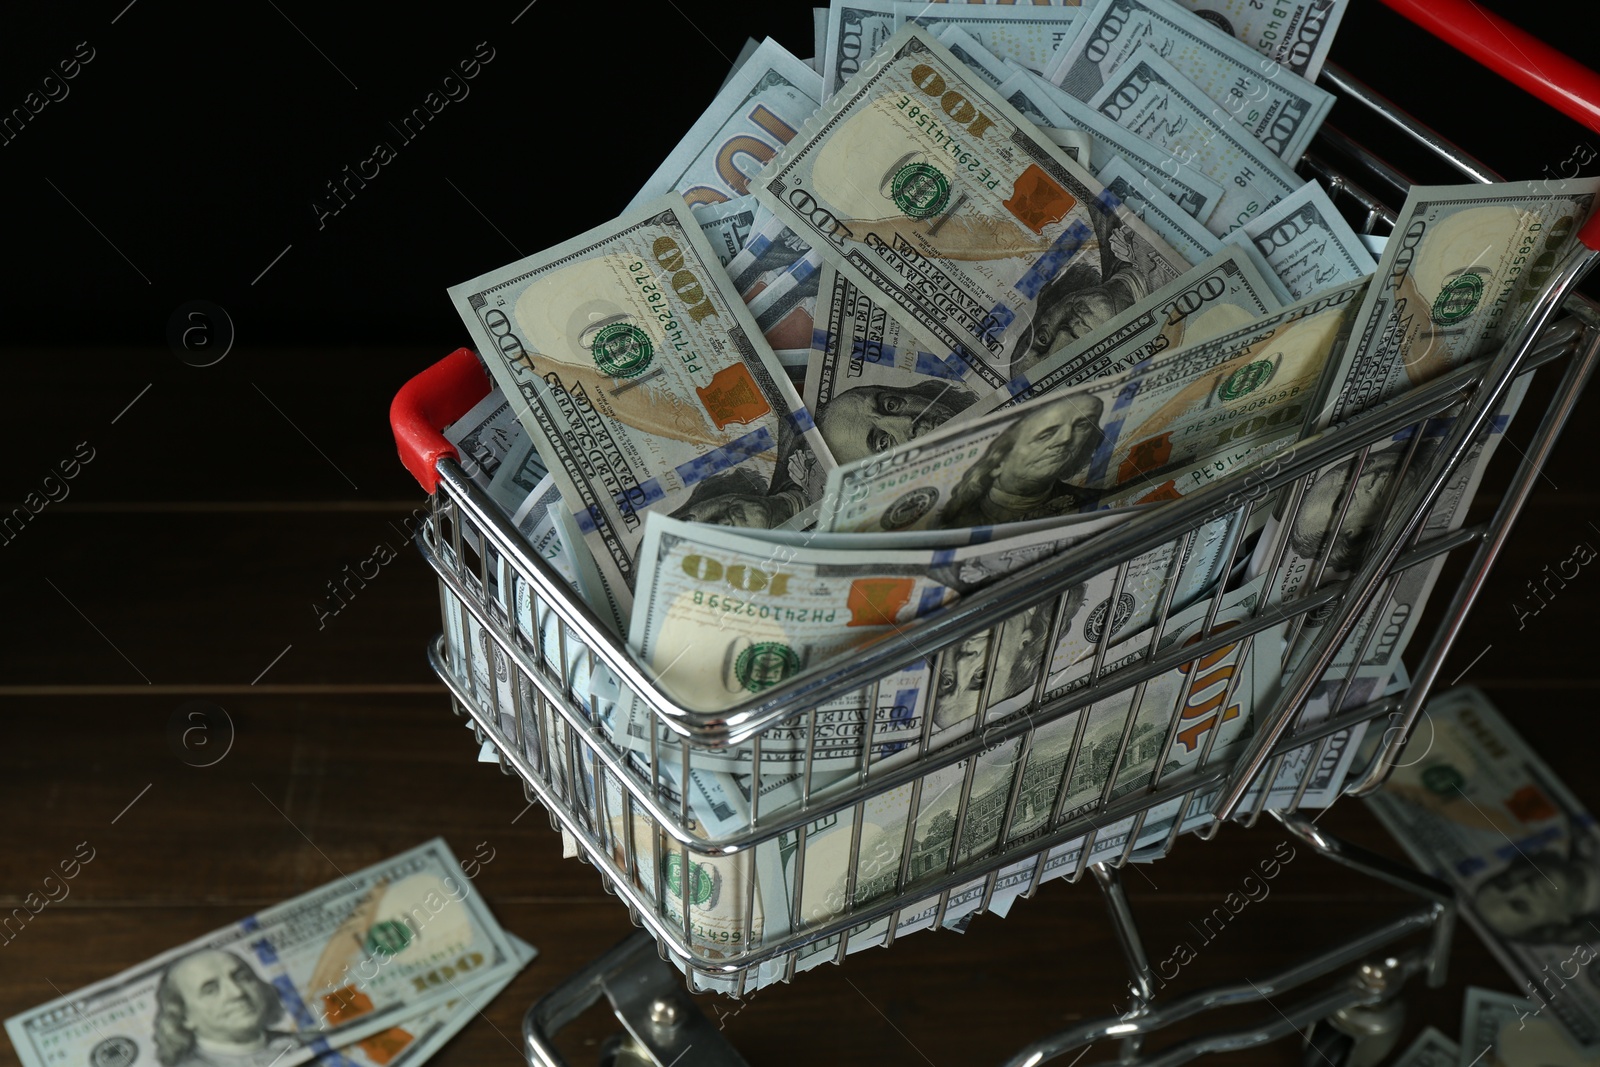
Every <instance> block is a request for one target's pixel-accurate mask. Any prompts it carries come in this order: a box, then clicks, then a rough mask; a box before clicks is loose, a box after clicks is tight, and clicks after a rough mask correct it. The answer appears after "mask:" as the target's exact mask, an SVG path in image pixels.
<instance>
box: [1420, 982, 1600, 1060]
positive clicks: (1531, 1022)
mask: <svg viewBox="0 0 1600 1067" xmlns="http://www.w3.org/2000/svg"><path fill="white" fill-rule="evenodd" d="M1542 1015H1543V1010H1542V1009H1541V1008H1540V1006H1539V1005H1538V1004H1536V1003H1534V1002H1533V1001H1531V1000H1528V999H1526V998H1524V997H1514V996H1511V995H1509V994H1506V993H1502V992H1499V991H1498V990H1493V989H1481V988H1479V987H1477V986H1468V987H1467V996H1466V1003H1465V1005H1464V1006H1463V1007H1462V1010H1461V1040H1462V1043H1463V1048H1462V1050H1461V1058H1460V1059H1457V1060H1453V1061H1451V1064H1452V1067H1459V1064H1460V1063H1461V1062H1462V1061H1463V1060H1468V1061H1470V1062H1469V1067H1474V1065H1476V1064H1483V1067H1522V1065H1523V1064H1537V1065H1538V1067H1587V1065H1588V1064H1592V1063H1593V1062H1594V1056H1593V1055H1592V1054H1591V1055H1585V1054H1584V1053H1583V1052H1581V1051H1580V1050H1579V1049H1578V1048H1577V1047H1575V1046H1574V1045H1573V1043H1572V1041H1571V1039H1570V1038H1569V1037H1568V1036H1567V1035H1566V1034H1565V1033H1563V1032H1562V1030H1561V1027H1560V1026H1558V1025H1557V1024H1556V1023H1555V1022H1554V1021H1553V1020H1552V1019H1550V1018H1548V1017H1541V1016H1542Z"/></svg>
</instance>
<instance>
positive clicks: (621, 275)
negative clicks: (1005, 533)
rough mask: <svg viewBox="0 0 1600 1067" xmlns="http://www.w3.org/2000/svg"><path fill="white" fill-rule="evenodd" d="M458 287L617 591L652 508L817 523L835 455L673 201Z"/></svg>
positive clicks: (496, 371) (703, 516) (629, 578)
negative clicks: (815, 507)
mask: <svg viewBox="0 0 1600 1067" xmlns="http://www.w3.org/2000/svg"><path fill="white" fill-rule="evenodd" d="M450 299H451V301H452V303H454V304H455V307H456V310H457V311H458V312H459V313H460V314H461V317H462V319H463V321H464V322H466V324H467V328H468V329H469V330H470V331H471V333H472V335H473V337H474V339H475V340H476V341H477V344H478V346H479V350H480V351H481V352H483V353H485V358H486V360H487V362H488V363H489V367H490V370H491V372H492V373H493V375H494V377H495V379H496V380H497V381H498V382H499V383H500V386H501V388H502V389H504V390H505V392H506V395H507V396H518V397H521V398H522V400H523V401H524V402H525V403H526V405H527V407H526V409H525V410H524V411H521V412H519V418H521V419H522V421H523V426H524V428H525V429H526V430H527V431H528V433H529V435H530V437H531V438H532V439H533V441H534V443H535V444H536V445H537V447H538V449H539V454H540V455H541V456H544V457H545V458H546V459H547V460H549V461H550V462H551V463H552V464H553V465H554V466H553V469H552V470H551V472H550V473H551V475H552V476H553V477H554V478H555V479H556V484H557V485H558V486H560V488H561V496H562V499H563V500H565V501H566V502H567V505H568V507H569V508H570V509H571V511H572V514H573V515H574V517H575V518H576V519H577V521H578V523H579V525H580V527H581V529H582V532H583V535H584V542H585V543H586V544H587V545H588V547H589V549H590V551H591V552H592V553H593V555H594V558H595V562H596V563H597V564H598V566H599V568H600V571H601V573H602V574H603V575H604V576H605V577H606V580H607V581H608V582H609V583H610V584H611V586H612V588H613V590H614V591H615V592H616V593H617V594H618V595H619V597H622V598H626V596H627V590H628V589H629V588H631V586H632V584H633V575H634V563H633V561H634V554H635V551H636V549H637V546H638V543H639V539H640V538H641V537H642V536H643V524H644V514H645V512H647V511H651V510H655V511H663V512H672V513H674V514H676V515H678V517H680V518H686V519H695V520H698V521H703V522H727V523H730V524H732V525H740V526H753V525H763V526H781V525H784V524H785V523H795V524H797V525H802V526H803V525H805V524H807V523H808V522H810V514H809V513H810V509H811V507H812V503H813V501H815V500H816V499H817V497H818V496H820V491H821V488H822V483H823V478H824V476H825V472H826V470H827V469H828V467H829V466H831V463H832V461H831V459H830V458H829V456H828V454H827V450H826V448H825V446H823V444H822V439H821V437H820V435H818V433H817V431H816V427H815V425H814V424H813V423H812V421H811V417H810V415H809V414H808V413H807V412H806V411H805V409H804V407H803V406H802V405H801V403H800V397H799V395H798V394H797V393H796V392H795V390H794V387H793V386H792V385H791V384H790V383H789V381H788V379H787V378H786V377H785V376H784V373H783V370H782V368H781V367H780V366H779V365H778V364H777V360H776V358H775V357H774V356H773V355H772V351H771V349H770V348H768V347H767V344H766V342H765V341H764V340H763V339H762V338H761V336H760V332H759V330H758V329H757V327H756V323H755V320H754V319H753V318H752V317H751V315H750V313H749V311H748V310H747V309H746V308H745V305H744V302H743V301H742V300H740V298H739V296H738V295H737V294H736V293H735V292H733V290H732V286H731V284H730V283H729V281H728V276H727V273H726V272H725V271H724V270H723V268H722V267H721V266H719V265H718V264H717V262H716V257H715V255H714V254H713V253H712V250H711V248H710V246H709V245H707V244H706V241H705V237H704V235H703V234H702V233H701V232H700V228H699V226H698V225H696V223H695V221H694V219H693V217H692V216H691V215H690V214H689V211H688V209H687V208H686V207H685V206H684V205H683V204H682V203H681V202H680V201H679V200H678V198H677V197H674V196H671V195H668V196H665V197H662V198H660V199H659V200H657V201H655V202H654V203H652V204H650V205H648V206H646V207H645V208H644V209H643V210H640V211H636V212H631V213H629V214H627V215H624V216H622V217H621V218H618V219H615V220H613V221H611V222H609V223H606V224H605V225H603V226H600V227H597V228H596V229H593V230H590V231H589V232H588V233H585V234H582V235H580V236H578V237H576V238H574V239H573V240H571V241H568V242H566V243H565V244H562V245H559V246H557V247H555V248H552V249H547V250H546V251H544V252H541V253H539V254H537V255H533V256H530V257H528V258H526V259H523V260H520V261H518V262H516V263H513V264H511V265H510V266H507V267H503V268H501V269H500V270H497V271H493V272H491V273H489V274H485V275H483V276H481V277H479V278H475V279H473V280H472V281H469V282H464V283H462V284H460V285H457V286H454V287H453V288H452V289H451V290H450ZM624 606H625V607H626V604H625V605H624Z"/></svg>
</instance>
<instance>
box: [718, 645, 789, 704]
mask: <svg viewBox="0 0 1600 1067" xmlns="http://www.w3.org/2000/svg"><path fill="white" fill-rule="evenodd" d="M799 669H800V657H799V656H797V655H795V651H794V649H792V648H790V647H789V646H788V645H783V644H779V643H778V642H776V641H757V642H756V643H755V644H753V645H751V646H750V647H749V648H747V649H745V650H744V651H743V652H741V653H739V658H738V659H737V660H735V661H734V664H733V675H734V677H735V678H737V679H739V684H740V685H742V686H744V687H745V688H746V689H748V690H750V692H752V693H759V692H761V690H763V689H766V688H769V687H770V686H774V685H777V684H778V683H779V682H781V681H783V680H784V679H785V678H789V677H792V676H793V675H794V674H795V672H796V671H798V670H799Z"/></svg>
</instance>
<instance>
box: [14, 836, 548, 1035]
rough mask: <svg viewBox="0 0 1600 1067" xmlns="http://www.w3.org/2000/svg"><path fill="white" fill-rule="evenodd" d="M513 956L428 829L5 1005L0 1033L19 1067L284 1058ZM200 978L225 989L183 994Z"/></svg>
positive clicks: (490, 976) (441, 995)
mask: <svg viewBox="0 0 1600 1067" xmlns="http://www.w3.org/2000/svg"><path fill="white" fill-rule="evenodd" d="M520 966H521V964H520V963H519V962H518V954H517V950H516V949H515V948H514V946H513V944H512V942H511V939H510V936H509V935H508V934H507V933H506V932H505V931H504V930H502V929H501V928H500V924H499V923H498V922H496V921H495V918H494V916H493V915H491V914H490V913H489V910H488V908H487V907H485V905H484V903H483V900H482V898H481V897H480V896H479V895H478V894H476V893H474V892H473V891H472V884H471V881H470V880H469V879H468V878H467V877H466V876H465V875H464V874H463V873H462V870H461V866H460V864H459V863H457V862H456V858H455V856H454V855H453V854H451V852H450V848H449V846H448V845H446V844H445V842H444V840H443V839H442V838H435V839H434V840H432V841H429V842H427V843H425V844H423V845H420V846H418V847H417V848H414V849H411V850H410V851H408V852H404V853H401V854H400V855H398V856H395V857H393V858H391V859H389V860H386V861H384V862H383V863H379V864H375V865H373V866H371V867H367V868H364V869H362V870H359V871H351V872H349V873H348V874H347V875H346V876H345V877H342V878H340V879H337V880H335V881H333V882H329V883H328V884H327V885H325V886H323V887H321V888H319V889H315V890H312V891H311V892H309V893H305V894H303V895H301V896H298V897H295V898H294V899H292V900H289V901H285V902H284V903H281V904H277V905H274V906H272V907H270V908H267V909H265V910H263V911H261V912H259V913H257V914H256V915H253V916H251V917H250V918H248V919H245V920H243V921H241V922H238V923H234V924H232V925H230V926H227V927H225V928H223V929H221V930H217V931H215V932H214V933H211V934H208V935H206V936H204V937H201V938H197V939H196V940H194V941H192V942H190V943H188V944H186V945H182V946H180V947H178V948H175V949H172V950H171V951H169V952H165V953H163V954H162V955H160V956H157V957H156V958H154V959H152V960H149V961H148V962H146V963H142V964H140V965H138V966H136V967H133V968H130V969H128V970H126V971H124V972H122V973H121V974H118V975H116V976H114V977H111V978H108V979H105V980H104V981H100V982H96V983H94V984H93V985H90V986H87V987H85V988H83V989H80V990H77V991H76V992H74V993H71V994H69V995H67V996H63V997H61V998H59V999H57V1000H53V1001H51V1002H50V1003H48V1004H44V1005H41V1006H39V1007H37V1008H33V1009H31V1010H29V1011H26V1012H23V1013H21V1014H19V1015H15V1016H12V1017H11V1018H9V1019H7V1020H6V1033H7V1034H8V1035H9V1036H10V1038H11V1043H12V1045H13V1047H15V1049H16V1050H17V1054H18V1056H19V1057H20V1058H21V1060H22V1062H23V1064H24V1065H25V1067H43V1065H45V1064H54V1063H110V1062H117V1063H133V1062H134V1060H135V1059H136V1058H142V1059H147V1060H149V1061H150V1062H156V1061H157V1060H159V1061H160V1062H163V1063H173V1064H176V1063H180V1062H198V1059H195V1058H194V1057H195V1056H196V1050H197V1049H199V1050H204V1051H206V1052H207V1053H217V1054H219V1055H232V1056H235V1057H237V1058H238V1060H239V1062H241V1063H242V1062H249V1061H250V1058H251V1057H254V1058H257V1059H259V1061H260V1063H262V1064H266V1063H268V1062H273V1063H277V1064H282V1065H293V1064H297V1063H305V1062H306V1061H308V1060H311V1059H314V1058H316V1057H318V1056H319V1055H322V1054H323V1053H326V1052H327V1051H328V1050H329V1049H330V1048H335V1047H340V1046H344V1045H347V1044H349V1043H351V1042H354V1041H359V1040H362V1039H363V1038H369V1037H372V1036H373V1035H375V1034H380V1033H382V1032H383V1031H386V1030H388V1029H390V1028H391V1027H393V1026H396V1025H397V1024H400V1023H401V1021H402V1020H405V1019H407V1018H411V1017H415V1016H417V1015H419V1014H420V1013H422V1012H425V1011H429V1010H431V1009H433V1008H435V1007H438V1006H440V1005H442V1004H444V1003H447V1002H448V1001H450V1000H454V999H456V998H458V997H460V996H462V995H463V994H471V993H473V992H475V991H477V990H480V989H483V988H485V987H486V986H488V985H489V984H490V983H495V982H499V981H501V980H502V979H504V978H505V977H506V976H507V975H508V974H515V973H516V971H517V970H518V969H519V968H520ZM445 968H449V969H450V971H449V973H450V974H451V975H452V979H451V981H445V980H444V978H443V977H441V976H442V974H443V973H445ZM208 987H220V988H222V989H223V990H224V991H231V994H230V995H228V996H226V997H224V998H222V999H223V1000H224V1001H225V1003H222V1004H218V1005H216V1006H209V1007H202V1006H201V1005H202V1004H203V1003H206V1004H208V1003H209V1002H202V1001H199V1000H197V999H196V998H198V997H202V996H205V995H206V993H207V989H208ZM141 1053H143V1054H144V1055H143V1056H142V1057H141Z"/></svg>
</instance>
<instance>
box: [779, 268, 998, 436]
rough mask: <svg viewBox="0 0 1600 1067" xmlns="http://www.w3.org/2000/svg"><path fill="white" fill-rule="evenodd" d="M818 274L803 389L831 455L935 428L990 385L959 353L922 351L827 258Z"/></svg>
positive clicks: (923, 432)
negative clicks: (819, 289) (814, 310)
mask: <svg viewBox="0 0 1600 1067" xmlns="http://www.w3.org/2000/svg"><path fill="white" fill-rule="evenodd" d="M819 277H820V287H821V292H820V294H819V296H818V298H817V315H816V323H815V327H814V329H813V331H812V341H811V349H810V352H809V353H808V356H809V360H808V363H807V365H806V384H805V390H804V392H803V394H802V396H803V398H804V400H805V403H806V408H807V410H809V411H810V412H811V414H812V417H813V418H814V419H816V423H817V429H818V430H819V431H821V433H822V440H823V441H824V442H825V443H826V444H827V446H828V451H829V452H831V453H832V454H833V458H834V461H835V462H837V463H850V462H853V461H855V460H859V459H865V458H866V457H868V456H871V455H875V454H877V453H879V452H884V451H887V450H888V449H890V448H893V447H894V446H895V445H898V444H903V443H905V442H907V441H910V440H911V439H913V438H915V437H920V436H922V435H923V434H926V433H929V432H931V431H933V430H936V429H938V428H939V427H940V426H942V425H944V424H945V423H946V422H948V421H950V420H951V419H954V418H958V417H959V416H960V414H961V413H962V412H963V411H965V410H967V409H968V408H970V407H971V406H972V405H973V403H974V402H975V401H976V400H977V399H978V397H979V395H980V394H983V393H987V392H988V391H989V388H988V383H987V382H985V381H984V380H983V379H982V378H980V377H978V376H977V375H976V374H975V373H974V372H973V371H972V369H971V368H970V367H968V366H967V364H966V362H965V361H964V360H962V359H960V358H959V357H957V356H955V355H954V354H951V353H946V354H945V355H943V356H936V355H934V354H933V353H931V352H924V351H923V350H922V349H921V348H920V347H919V346H918V342H917V339H916V338H914V337H912V336H911V334H910V332H909V331H908V330H905V329H903V328H902V327H901V325H900V322H899V320H898V319H895V318H893V317H891V316H890V315H889V314H888V313H887V312H886V311H884V309H883V307H882V306H881V305H879V304H877V303H875V302H874V301H873V300H872V298H871V297H869V296H867V294H866V293H864V292H862V291H861V290H860V289H859V288H857V287H856V286H855V285H853V284H852V283H851V282H850V280H849V279H848V278H846V277H845V276H844V275H843V274H840V273H839V272H838V271H837V270H835V269H834V268H833V267H832V266H831V265H829V264H824V265H823V268H822V272H821V274H820V276H819Z"/></svg>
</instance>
